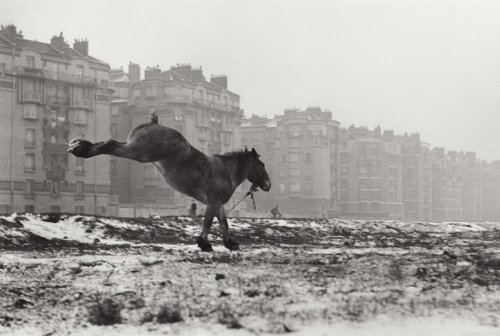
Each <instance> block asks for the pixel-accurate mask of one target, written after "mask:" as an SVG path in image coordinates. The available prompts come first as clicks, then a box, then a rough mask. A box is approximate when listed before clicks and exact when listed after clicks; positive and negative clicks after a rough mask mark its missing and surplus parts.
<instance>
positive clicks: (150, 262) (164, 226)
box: [0, 215, 500, 335]
mask: <svg viewBox="0 0 500 336" xmlns="http://www.w3.org/2000/svg"><path fill="white" fill-rule="evenodd" d="M230 226H231V228H232V229H233V233H234V236H235V238H236V239H237V240H238V241H239V242H240V244H241V251H239V252H229V251H227V250H226V249H225V248H223V247H222V242H221V241H220V238H219V237H220V235H219V231H218V228H217V225H215V230H214V232H213V233H214V234H213V235H212V237H211V240H212V242H213V244H214V248H215V252H213V253H204V252H199V251H198V250H197V248H196V247H195V245H194V238H195V237H196V236H197V235H198V233H199V231H200V225H199V219H197V220H194V221H193V220H192V219H190V218H163V219H142V220H141V219H135V220H117V219H109V218H94V217H82V216H62V217H61V218H58V217H57V216H35V215H25V216H16V215H13V216H10V217H0V248H1V255H0V300H1V302H0V334H6V335H12V334H14V335H59V334H72V335H75V334H76V335H103V334H105V335H108V334H116V335H118V334H120V335H124V334H127V335H128V334H130V335H138V334H150V335H156V334H158V335H159V334H182V335H252V334H280V333H290V334H291V335H294V334H297V335H330V334H331V335H379V334H380V335H400V334H402V332H404V334H405V335H417V334H419V335H420V334H421V333H422V332H424V333H426V334H427V335H500V255H499V251H500V240H499V239H500V226H499V225H498V224H495V223H403V222H396V221H355V220H291V219H287V220H269V219H238V220H231V221H230Z"/></svg>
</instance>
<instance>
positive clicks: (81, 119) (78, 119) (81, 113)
mask: <svg viewBox="0 0 500 336" xmlns="http://www.w3.org/2000/svg"><path fill="white" fill-rule="evenodd" d="M75 124H81V125H85V124H87V112H86V111H85V110H75Z"/></svg>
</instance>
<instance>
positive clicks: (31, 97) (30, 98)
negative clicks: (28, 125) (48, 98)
mask: <svg viewBox="0 0 500 336" xmlns="http://www.w3.org/2000/svg"><path fill="white" fill-rule="evenodd" d="M23 103H38V104H41V103H42V95H41V94H40V92H34V91H25V92H23Z"/></svg>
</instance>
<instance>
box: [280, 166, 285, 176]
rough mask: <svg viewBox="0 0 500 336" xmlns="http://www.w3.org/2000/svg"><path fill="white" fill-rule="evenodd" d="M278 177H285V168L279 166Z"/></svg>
mask: <svg viewBox="0 0 500 336" xmlns="http://www.w3.org/2000/svg"><path fill="white" fill-rule="evenodd" d="M279 177H285V169H283V168H280V170H279Z"/></svg>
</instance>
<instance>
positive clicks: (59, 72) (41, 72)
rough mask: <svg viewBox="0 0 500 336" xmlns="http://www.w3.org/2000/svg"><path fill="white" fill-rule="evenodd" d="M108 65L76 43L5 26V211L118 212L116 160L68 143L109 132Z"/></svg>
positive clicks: (1, 167) (1, 177)
mask: <svg viewBox="0 0 500 336" xmlns="http://www.w3.org/2000/svg"><path fill="white" fill-rule="evenodd" d="M109 71H110V69H109V66H108V64H106V63H104V62H102V61H99V60H97V59H96V58H94V57H92V56H90V55H89V54H88V42H87V41H86V40H81V41H78V40H77V41H75V43H74V44H73V47H72V48H71V47H70V46H69V45H68V44H67V43H66V41H65V40H64V37H63V35H62V33H61V34H60V35H59V36H54V37H53V38H52V39H51V41H50V43H42V42H36V41H32V40H27V39H24V38H23V36H22V35H21V34H20V33H19V32H18V31H17V29H16V27H15V26H13V25H9V26H6V27H3V26H2V28H1V29H0V115H1V116H2V120H3V122H2V124H1V125H0V138H1V141H0V143H1V146H2V147H1V150H0V212H1V213H9V212H70V213H88V214H101V215H113V214H116V212H117V202H116V199H114V198H113V197H111V196H110V178H109V158H107V157H104V156H102V157H97V158H93V159H88V160H83V159H81V158H76V157H74V156H72V155H68V154H67V153H66V149H67V144H68V141H69V140H71V139H73V138H85V139H88V140H90V141H96V140H102V139H103V138H104V139H106V138H108V137H109V111H110V101H109V90H108V81H109Z"/></svg>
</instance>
